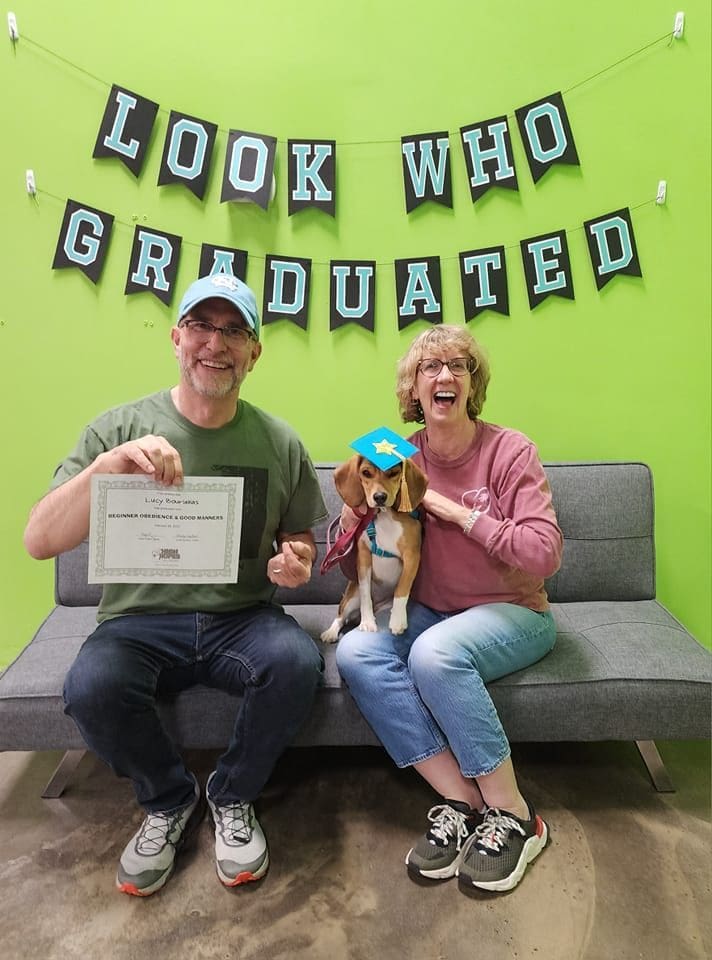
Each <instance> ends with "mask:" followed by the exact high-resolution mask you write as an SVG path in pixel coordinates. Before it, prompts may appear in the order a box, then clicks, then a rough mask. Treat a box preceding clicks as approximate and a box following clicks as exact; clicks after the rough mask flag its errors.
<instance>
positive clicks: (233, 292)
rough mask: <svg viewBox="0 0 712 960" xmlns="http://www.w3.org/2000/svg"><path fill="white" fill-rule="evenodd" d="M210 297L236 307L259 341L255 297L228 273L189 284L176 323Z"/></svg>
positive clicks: (245, 286) (258, 322)
mask: <svg viewBox="0 0 712 960" xmlns="http://www.w3.org/2000/svg"><path fill="white" fill-rule="evenodd" d="M212 297H219V298H220V299H221V300H227V302H228V303H231V304H232V305H233V307H236V308H237V309H238V310H239V311H240V313H241V315H242V317H243V319H244V321H245V323H246V324H247V326H248V327H249V328H250V330H252V332H253V333H254V335H255V336H256V337H257V339H258V340H259V336H260V317H259V314H258V313H257V301H256V300H255V295H254V293H253V292H252V290H250V288H249V287H248V286H247V284H246V283H243V281H242V280H240V279H238V278H237V277H233V276H232V274H229V273H214V274H213V275H212V276H210V277H201V278H200V279H199V280H196V281H195V282H194V283H191V285H190V286H189V287H188V289H187V290H186V291H185V293H184V294H183V299H182V300H181V302H180V307H179V308H178V322H179V323H180V321H181V320H182V319H183V317H184V316H185V315H186V314H187V313H190V311H191V310H192V309H193V307H195V306H197V305H198V304H199V303H202V302H203V300H210V299H211V298H212Z"/></svg>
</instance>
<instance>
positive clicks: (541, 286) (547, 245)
mask: <svg viewBox="0 0 712 960" xmlns="http://www.w3.org/2000/svg"><path fill="white" fill-rule="evenodd" d="M520 247H521V250H522V262H523V264H524V276H525V277H526V283H527V295H528V297H529V309H530V310H533V309H534V307H537V306H538V305H539V304H540V303H541V302H542V300H546V298H547V297H549V296H551V295H552V294H555V295H556V296H557V297H566V298H567V299H568V300H574V299H575V298H574V281H573V278H572V276H571V260H570V259H569V245H568V242H567V240H566V231H565V230H559V231H557V232H555V233H543V234H541V235H540V236H538V237H529V238H528V239H526V240H522V241H520Z"/></svg>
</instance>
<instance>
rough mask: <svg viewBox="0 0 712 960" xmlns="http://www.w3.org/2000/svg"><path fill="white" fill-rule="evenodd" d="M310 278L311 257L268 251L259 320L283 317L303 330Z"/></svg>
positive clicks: (305, 326) (263, 321) (264, 322)
mask: <svg viewBox="0 0 712 960" xmlns="http://www.w3.org/2000/svg"><path fill="white" fill-rule="evenodd" d="M310 279H311V260H302V259H300V258H299V257H278V256H273V255H272V254H267V256H266V257H265V289H264V305H263V310H262V323H263V324H268V323H274V322H275V321H276V320H285V319H286V320H292V321H293V322H294V323H296V324H297V326H299V327H301V328H302V330H306V328H307V314H308V312H309V283H310Z"/></svg>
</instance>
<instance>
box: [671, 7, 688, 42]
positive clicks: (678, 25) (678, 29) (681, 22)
mask: <svg viewBox="0 0 712 960" xmlns="http://www.w3.org/2000/svg"><path fill="white" fill-rule="evenodd" d="M684 29H685V14H684V13H683V11H682V10H680V12H679V13H676V14H675V26H674V27H673V28H672V35H673V37H675V39H676V40H679V39H680V37H681V36H682V34H683V31H684Z"/></svg>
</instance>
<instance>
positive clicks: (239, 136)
mask: <svg viewBox="0 0 712 960" xmlns="http://www.w3.org/2000/svg"><path fill="white" fill-rule="evenodd" d="M276 152H277V139H276V137H270V136H267V135H265V134H262V133H249V132H248V131H246V130H230V132H229V133H228V138H227V150H226V151H225V169H224V170H223V182H222V193H221V195H220V202H221V203H225V202H226V201H228V200H238V201H239V200H249V201H251V202H252V203H256V204H257V205H258V206H259V207H262V209H263V210H266V209H267V207H268V206H269V201H270V193H271V190H272V175H273V173H274V158H275V154H276Z"/></svg>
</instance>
